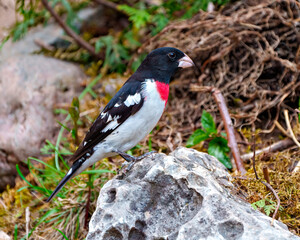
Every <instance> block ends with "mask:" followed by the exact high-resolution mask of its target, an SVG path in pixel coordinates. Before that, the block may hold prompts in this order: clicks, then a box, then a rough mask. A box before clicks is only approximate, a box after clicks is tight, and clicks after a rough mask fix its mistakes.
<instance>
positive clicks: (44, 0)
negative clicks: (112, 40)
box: [41, 0, 101, 58]
mask: <svg viewBox="0 0 300 240" xmlns="http://www.w3.org/2000/svg"><path fill="white" fill-rule="evenodd" d="M41 1H42V3H43V5H44V7H45V8H46V9H47V10H48V11H49V12H50V14H51V15H52V16H53V18H54V19H55V21H56V22H57V23H58V24H59V25H60V26H61V27H62V28H63V29H64V30H65V32H66V33H67V34H68V35H69V36H70V37H72V38H73V39H74V40H75V42H76V43H77V44H78V45H80V46H81V47H83V48H84V49H86V50H87V51H88V52H89V53H90V54H91V55H92V56H94V57H96V58H101V56H100V54H97V53H96V51H95V48H94V47H93V46H92V45H90V44H89V43H88V42H86V41H85V40H84V39H82V38H81V37H80V36H79V35H77V34H76V33H75V32H74V31H73V30H72V29H71V28H69V27H68V26H67V25H66V24H65V23H64V21H63V20H62V19H61V18H60V16H59V15H58V14H57V13H56V12H55V11H54V9H53V8H52V7H51V6H50V5H49V3H48V1H47V0H41Z"/></svg>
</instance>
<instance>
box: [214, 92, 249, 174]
mask: <svg viewBox="0 0 300 240" xmlns="http://www.w3.org/2000/svg"><path fill="white" fill-rule="evenodd" d="M211 92H212V94H213V97H214V99H215V101H216V103H217V105H218V108H219V111H220V113H221V116H222V119H223V122H224V127H225V131H226V133H227V139H228V145H229V147H230V149H231V152H232V156H233V159H234V161H235V165H236V168H237V170H238V171H239V172H240V173H241V174H242V175H244V174H245V173H246V170H245V167H244V165H243V162H242V160H241V156H240V153H239V149H238V145H237V142H236V138H235V135H234V128H233V124H232V121H231V118H230V115H229V112H228V108H227V106H226V103H225V99H224V97H223V95H222V93H221V91H220V90H219V89H217V88H212V89H211Z"/></svg>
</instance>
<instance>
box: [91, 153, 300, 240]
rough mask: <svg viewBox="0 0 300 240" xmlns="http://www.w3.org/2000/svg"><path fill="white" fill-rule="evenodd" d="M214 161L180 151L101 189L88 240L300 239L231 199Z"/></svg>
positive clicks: (147, 161) (223, 173)
mask: <svg viewBox="0 0 300 240" xmlns="http://www.w3.org/2000/svg"><path fill="white" fill-rule="evenodd" d="M232 189H233V185H232V184H231V182H230V175H229V174H228V173H227V171H226V169H225V168H224V167H223V165H222V164H221V163H220V162H218V160H216V159H215V158H214V157H212V156H209V155H208V154H205V153H200V152H197V151H196V150H193V149H187V148H178V149H176V150H175V151H174V152H172V153H171V154H170V155H169V156H166V155H164V154H155V155H154V157H152V158H151V157H150V158H145V159H143V160H142V161H141V162H138V163H137V164H135V166H134V168H133V169H132V170H131V171H130V172H129V173H128V174H127V175H126V176H125V177H116V178H114V179H112V180H110V181H109V182H107V183H106V184H105V185H104V187H103V188H102V190H101V192H100V195H99V198H98V203H97V209H96V211H95V212H94V214H93V216H92V219H91V221H90V225H89V233H88V235H87V240H95V239H97V240H101V239H103V240H119V239H129V240H134V239H135V240H143V239H147V240H148V239H149V240H150V239H151V240H163V239H168V240H173V239H177V240H179V239H180V240H194V239H195V240H196V239H211V240H213V239H214V240H218V239H220V240H224V239H226V240H237V239H241V240H248V239H249V240H250V239H251V240H253V239H265V240H271V239H274V240H275V239H276V240H278V239H300V238H299V237H297V236H295V235H293V234H292V233H290V232H289V231H288V230H287V227H286V226H285V225H284V224H282V223H280V222H278V221H275V225H274V226H271V224H270V223H271V218H269V217H267V216H266V215H264V214H262V213H260V212H259V211H255V210H254V209H253V208H252V207H251V205H250V204H249V203H247V202H245V201H243V200H241V199H240V198H238V197H236V196H233V195H232V194H231V190H232Z"/></svg>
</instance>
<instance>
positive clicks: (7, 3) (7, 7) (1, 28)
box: [0, 0, 16, 42]
mask: <svg viewBox="0 0 300 240" xmlns="http://www.w3.org/2000/svg"><path fill="white" fill-rule="evenodd" d="M15 5H16V3H15V0H1V1H0V42H1V40H2V39H3V38H4V37H5V36H6V35H7V33H8V30H7V28H8V27H10V26H11V25H13V24H14V23H15V20H16V12H15Z"/></svg>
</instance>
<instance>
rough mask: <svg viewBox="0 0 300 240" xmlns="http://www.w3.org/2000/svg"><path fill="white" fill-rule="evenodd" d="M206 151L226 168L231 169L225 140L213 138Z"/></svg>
mask: <svg viewBox="0 0 300 240" xmlns="http://www.w3.org/2000/svg"><path fill="white" fill-rule="evenodd" d="M207 151H208V153H209V154H210V155H212V156H214V157H216V158H217V159H218V160H219V161H220V162H221V163H223V165H224V166H225V167H226V168H228V169H232V164H231V161H230V158H229V157H228V156H227V154H226V153H228V152H229V151H230V148H229V147H228V145H227V140H226V139H224V138H222V137H216V138H214V139H213V140H211V141H210V142H209V144H208V149H207Z"/></svg>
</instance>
